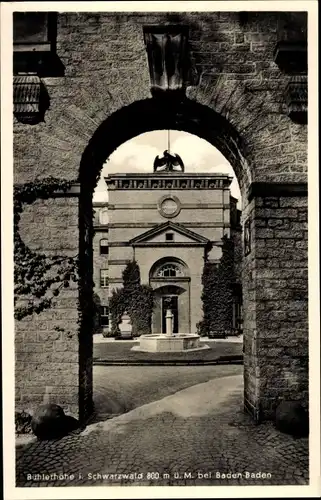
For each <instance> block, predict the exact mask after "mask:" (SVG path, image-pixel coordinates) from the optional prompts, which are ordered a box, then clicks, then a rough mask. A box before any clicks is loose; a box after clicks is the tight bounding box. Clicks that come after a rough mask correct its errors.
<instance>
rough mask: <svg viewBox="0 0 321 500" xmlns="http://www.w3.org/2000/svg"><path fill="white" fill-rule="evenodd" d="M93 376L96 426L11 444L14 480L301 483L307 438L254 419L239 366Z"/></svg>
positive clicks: (101, 369) (111, 370)
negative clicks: (55, 437) (245, 404)
mask: <svg viewBox="0 0 321 500" xmlns="http://www.w3.org/2000/svg"><path fill="white" fill-rule="evenodd" d="M94 379H95V405H96V415H95V419H94V420H93V423H92V424H90V425H88V426H87V428H86V429H85V430H83V431H81V432H79V431H76V432H74V433H72V434H70V435H69V436H66V437H65V438H63V439H61V440H57V441H51V442H49V441H46V442H45V441H43V442H41V441H37V440H36V439H32V440H30V442H29V443H27V444H24V445H20V446H17V450H16V453H17V455H16V456H17V470H16V472H17V486H78V485H88V486H94V485H99V486H101V485H122V484H124V485H155V486H159V485H204V486H205V485H206V486H208V485H283V484H287V485H304V484H308V439H294V438H292V437H291V436H288V435H285V434H281V433H280V432H278V431H277V430H275V428H274V427H273V424H272V423H264V424H261V425H259V426H255V425H254V424H253V422H252V421H251V419H250V417H249V416H247V415H246V414H244V412H243V408H242V392H243V383H242V366H233V365H229V366H203V367H201V366H195V367H194V366H193V367H191V366H179V367H175V366H172V367H154V366H153V367H151V366H150V367H148V366H144V367H130V366H127V367H115V366H113V367H107V366H96V367H94ZM124 412H125V413H124ZM113 415H116V416H114V417H113V418H111V417H112V416H113Z"/></svg>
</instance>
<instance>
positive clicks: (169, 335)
mask: <svg viewBox="0 0 321 500" xmlns="http://www.w3.org/2000/svg"><path fill="white" fill-rule="evenodd" d="M204 349H209V346H208V345H201V344H200V336H199V335H197V334H196V333H173V313H172V311H171V310H170V309H167V311H166V333H156V334H153V333H152V334H148V335H141V336H140V337H139V345H136V346H133V347H132V348H131V350H132V351H141V352H182V351H200V350H204Z"/></svg>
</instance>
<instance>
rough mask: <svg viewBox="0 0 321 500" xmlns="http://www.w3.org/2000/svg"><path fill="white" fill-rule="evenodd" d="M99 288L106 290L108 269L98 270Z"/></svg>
mask: <svg viewBox="0 0 321 500" xmlns="http://www.w3.org/2000/svg"><path fill="white" fill-rule="evenodd" d="M100 286H101V288H108V269H101V270H100Z"/></svg>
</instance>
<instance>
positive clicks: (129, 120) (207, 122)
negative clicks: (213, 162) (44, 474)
mask: <svg viewBox="0 0 321 500" xmlns="http://www.w3.org/2000/svg"><path fill="white" fill-rule="evenodd" d="M153 130H178V131H184V132H188V133H190V134H193V135H195V136H198V137H200V138H201V139H204V140H205V141H207V142H208V143H210V144H211V145H213V146H214V147H216V148H217V149H218V150H219V151H220V153H222V154H223V156H224V157H225V158H226V159H227V161H228V162H229V163H230V165H231V166H232V168H233V170H234V172H235V176H236V178H237V181H238V183H239V186H240V189H241V193H242V195H243V194H245V190H246V188H247V186H248V185H249V184H250V182H251V171H250V167H249V164H248V162H247V160H246V158H247V146H246V144H245V141H244V140H243V139H242V138H241V136H240V134H239V133H238V132H237V130H236V129H235V127H233V125H232V124H231V123H229V122H228V120H227V119H226V118H224V117H223V116H221V115H219V114H218V113H216V112H215V111H213V110H211V109H210V108H208V107H206V106H203V105H200V104H198V103H196V102H194V101H191V100H189V99H187V98H186V99H183V100H180V101H176V102H169V101H166V100H165V101H161V100H158V99H147V100H144V101H138V102H135V103H133V104H131V105H129V106H127V107H124V108H121V109H120V110H118V111H116V112H115V113H114V114H113V115H111V116H110V117H108V118H107V119H106V120H105V121H104V122H103V123H102V124H101V125H100V126H99V127H98V129H97V130H96V132H95V133H94V135H93V136H92V138H91V139H90V141H89V143H88V146H87V147H86V149H85V151H84V153H83V156H82V159H81V164H80V171H79V181H80V210H79V232H80V242H79V250H80V264H79V273H80V293H79V302H80V309H81V311H82V319H81V326H80V334H79V340H80V366H83V367H85V368H84V370H82V371H80V377H81V383H80V402H81V407H80V414H83V415H88V408H91V402H92V384H93V376H92V355H93V340H92V338H93V317H94V314H93V271H94V269H93V193H94V190H95V187H96V185H97V182H98V180H99V178H100V175H101V171H102V168H103V166H104V164H105V162H106V160H108V158H109V156H110V155H111V154H112V153H113V152H114V151H115V150H116V149H117V148H118V147H119V146H120V145H122V144H123V143H124V142H126V141H128V140H129V139H132V138H134V137H136V136H138V135H140V134H143V133H145V132H151V131H153ZM107 169H108V166H107ZM106 217H107V220H108V215H107V216H106ZM174 260H175V259H174ZM179 267H180V268H181V269H182V270H183V272H184V276H178V275H175V276H159V277H158V278H156V280H155V276H154V277H153V278H152V277H151V275H150V276H149V281H150V284H151V285H152V287H153V288H154V290H155V296H156V298H157V300H158V305H157V307H156V311H155V314H154V315H153V325H152V331H153V333H161V331H162V328H163V323H164V314H165V312H164V311H165V301H166V300H167V296H168V297H170V298H171V300H172V302H173V303H174V304H176V305H177V310H178V314H177V322H176V329H177V330H180V331H183V332H189V331H191V328H192V329H194V328H195V325H194V323H195V321H194V320H193V321H192V320H191V305H190V301H191V284H190V282H189V280H190V277H189V273H188V268H187V266H186V265H184V263H183V265H182V264H181V263H180V264H179ZM161 280H164V281H167V283H165V282H164V283H160V281H161ZM182 280H183V281H182ZM156 281H159V282H158V283H156ZM170 281H171V282H170ZM175 281H177V283H176V282H175ZM164 286H165V288H164ZM168 286H178V287H179V288H177V289H176V291H175V293H174V292H173V290H172V289H171V290H172V293H169V290H168ZM199 307H200V306H199ZM191 322H192V323H193V324H192V325H191ZM193 325H194V326H193ZM89 412H90V410H89Z"/></svg>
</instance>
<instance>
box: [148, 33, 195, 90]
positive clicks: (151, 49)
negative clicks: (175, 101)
mask: <svg viewBox="0 0 321 500" xmlns="http://www.w3.org/2000/svg"><path fill="white" fill-rule="evenodd" d="M187 41H188V27H187V26H172V25H169V26H145V27H144V42H145V45H146V50H147V55H148V64H149V74H150V81H151V92H152V94H153V95H155V94H156V95H159V94H160V93H162V92H168V91H184V90H185V87H186V83H187V79H188V71H189V63H188V50H187Z"/></svg>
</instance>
